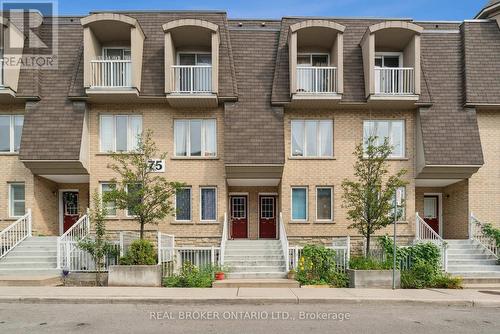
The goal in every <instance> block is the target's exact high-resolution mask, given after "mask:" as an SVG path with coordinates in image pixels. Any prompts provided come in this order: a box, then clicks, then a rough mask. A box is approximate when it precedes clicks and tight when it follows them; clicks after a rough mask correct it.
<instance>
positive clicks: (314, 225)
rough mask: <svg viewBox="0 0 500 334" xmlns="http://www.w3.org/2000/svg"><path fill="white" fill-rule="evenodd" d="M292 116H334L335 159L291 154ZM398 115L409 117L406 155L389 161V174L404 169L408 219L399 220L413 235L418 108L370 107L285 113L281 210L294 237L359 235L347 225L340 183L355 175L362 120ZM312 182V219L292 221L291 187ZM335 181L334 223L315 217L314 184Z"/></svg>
mask: <svg viewBox="0 0 500 334" xmlns="http://www.w3.org/2000/svg"><path fill="white" fill-rule="evenodd" d="M292 119H332V120H333V122H334V156H335V158H334V159H326V160H325V159H321V160H320V159H303V158H301V159H297V158H291V153H290V152H291V134H290V133H291V130H290V121H291V120H292ZM369 119H382V120H385V119H397V120H400V119H402V120H405V124H406V131H405V133H406V138H405V139H406V158H407V159H400V160H394V161H390V162H389V170H390V171H391V173H394V172H396V171H397V170H399V169H401V168H404V169H406V170H407V175H406V177H405V178H406V179H407V181H408V182H409V184H408V186H407V187H406V220H405V221H404V222H402V223H400V224H398V231H399V232H398V233H399V234H400V235H401V236H410V237H412V236H414V234H415V233H414V230H415V227H414V226H415V224H414V220H415V215H414V212H415V200H414V198H415V181H414V173H415V171H414V164H415V163H414V159H415V152H414V140H415V139H414V138H415V136H414V132H415V130H414V129H415V113H414V112H413V111H391V112H381V111H376V112H372V113H371V114H370V112H368V111H362V110H343V111H342V110H339V111H337V110H336V111H318V110H314V112H311V111H310V110H308V111H300V110H287V111H286V113H285V149H286V151H285V154H286V162H285V166H284V172H283V179H282V183H281V201H280V202H281V204H282V206H281V210H282V212H283V217H284V221H285V222H286V224H287V233H288V235H289V237H290V238H310V237H318V238H324V237H333V236H345V235H351V236H355V235H357V231H356V230H352V229H348V226H349V225H350V224H351V223H350V222H349V221H348V220H347V219H346V211H347V210H346V209H345V208H343V207H342V189H341V184H342V181H343V180H344V179H345V178H353V169H352V166H353V164H354V162H355V158H354V156H353V154H352V153H353V151H354V148H355V146H356V145H357V144H359V143H361V141H362V138H363V120H369ZM292 186H306V187H308V199H309V200H308V212H309V214H308V219H307V221H306V222H300V223H299V222H292V221H291V212H290V206H291V187H292ZM317 186H332V187H333V188H334V190H333V191H334V198H333V202H334V203H333V208H334V213H333V215H334V220H333V222H331V223H323V222H317V221H316V187H317ZM386 233H392V227H387V228H385V229H384V230H381V231H378V232H377V234H378V235H383V234H386Z"/></svg>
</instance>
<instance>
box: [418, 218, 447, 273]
mask: <svg viewBox="0 0 500 334" xmlns="http://www.w3.org/2000/svg"><path fill="white" fill-rule="evenodd" d="M415 217H416V221H415V229H416V231H415V239H416V241H417V242H432V243H434V244H436V246H438V247H439V248H440V249H441V262H442V266H443V270H444V271H447V270H448V244H447V243H446V241H444V240H443V238H441V236H440V235H439V234H437V233H436V231H434V230H433V229H432V227H430V226H429V225H428V224H427V223H426V222H425V220H423V219H422V218H421V217H420V216H419V214H418V212H416V213H415Z"/></svg>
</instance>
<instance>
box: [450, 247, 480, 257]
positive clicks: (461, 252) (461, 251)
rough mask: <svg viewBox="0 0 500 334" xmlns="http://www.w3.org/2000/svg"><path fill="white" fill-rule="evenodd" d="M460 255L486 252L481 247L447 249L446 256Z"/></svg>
mask: <svg viewBox="0 0 500 334" xmlns="http://www.w3.org/2000/svg"><path fill="white" fill-rule="evenodd" d="M460 255H488V253H487V252H486V251H485V250H483V249H452V250H448V256H460Z"/></svg>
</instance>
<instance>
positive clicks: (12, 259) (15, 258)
mask: <svg viewBox="0 0 500 334" xmlns="http://www.w3.org/2000/svg"><path fill="white" fill-rule="evenodd" d="M56 261H57V256H20V255H16V256H6V257H5V258H4V259H2V260H0V265H2V263H12V262H38V263H51V262H56Z"/></svg>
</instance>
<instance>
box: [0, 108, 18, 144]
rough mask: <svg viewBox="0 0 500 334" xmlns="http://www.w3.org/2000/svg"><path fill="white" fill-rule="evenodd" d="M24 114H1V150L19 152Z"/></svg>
mask: <svg viewBox="0 0 500 334" xmlns="http://www.w3.org/2000/svg"><path fill="white" fill-rule="evenodd" d="M23 122H24V116H22V115H0V152H12V153H14V152H19V147H20V145H21V134H22V132H23Z"/></svg>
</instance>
